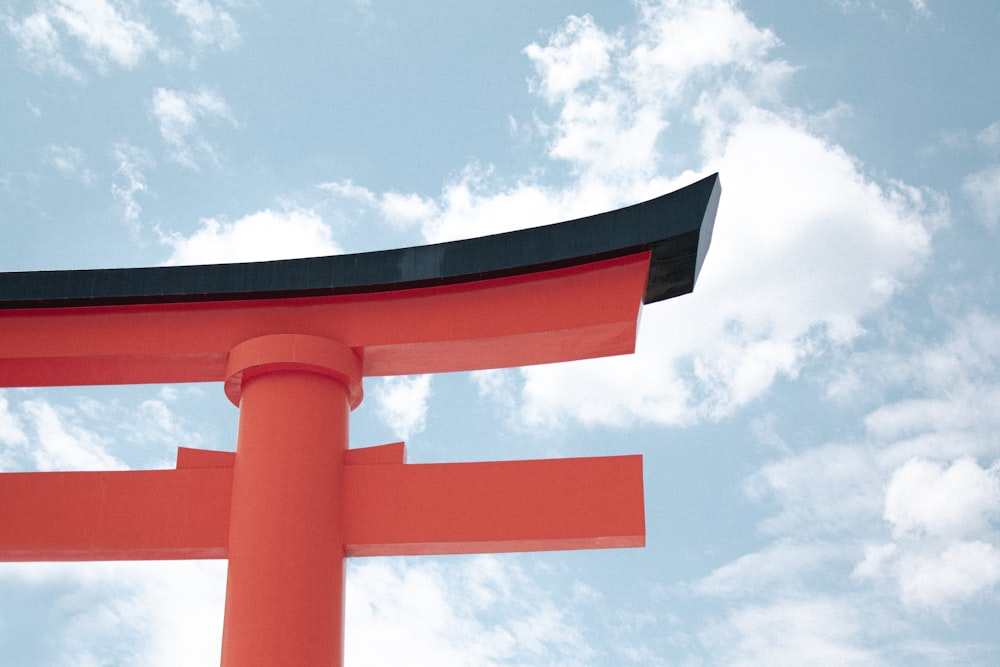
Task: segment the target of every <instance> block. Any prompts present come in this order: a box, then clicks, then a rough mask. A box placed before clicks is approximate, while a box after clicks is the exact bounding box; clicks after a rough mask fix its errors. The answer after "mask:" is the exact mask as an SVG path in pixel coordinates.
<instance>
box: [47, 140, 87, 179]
mask: <svg viewBox="0 0 1000 667" xmlns="http://www.w3.org/2000/svg"><path fill="white" fill-rule="evenodd" d="M45 160H46V162H48V163H49V164H50V165H52V167H53V168H54V169H55V170H56V171H58V172H59V173H60V174H62V175H63V176H65V177H66V178H69V179H72V180H75V181H80V182H81V183H83V184H84V185H92V184H93V183H94V181H95V179H96V176H95V175H94V172H92V171H91V170H90V169H89V168H88V167H86V166H85V165H84V163H85V162H86V158H85V156H84V154H83V151H82V150H80V148H79V147H77V146H58V145H56V144H49V145H48V146H46V147H45Z"/></svg>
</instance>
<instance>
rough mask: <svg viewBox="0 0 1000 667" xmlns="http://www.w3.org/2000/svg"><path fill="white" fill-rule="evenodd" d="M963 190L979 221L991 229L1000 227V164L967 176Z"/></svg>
mask: <svg viewBox="0 0 1000 667" xmlns="http://www.w3.org/2000/svg"><path fill="white" fill-rule="evenodd" d="M962 191H963V192H964V193H965V196H966V197H968V199H969V203H970V204H971V205H972V210H973V211H974V212H975V214H976V217H977V218H978V219H979V221H980V222H982V223H983V225H985V226H986V228H987V229H989V230H991V231H997V230H998V229H1000V165H994V166H992V167H987V168H986V169H983V170H981V171H977V172H975V173H974V174H970V175H969V176H967V177H966V178H965V180H964V181H962Z"/></svg>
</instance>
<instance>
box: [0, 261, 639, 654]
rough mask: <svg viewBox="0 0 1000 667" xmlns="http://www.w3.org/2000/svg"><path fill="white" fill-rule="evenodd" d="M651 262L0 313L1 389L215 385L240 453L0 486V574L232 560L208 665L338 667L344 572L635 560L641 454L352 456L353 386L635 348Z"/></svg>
mask: <svg viewBox="0 0 1000 667" xmlns="http://www.w3.org/2000/svg"><path fill="white" fill-rule="evenodd" d="M649 258H650V254H649V253H648V252H645V253H640V254H637V255H633V256H630V257H624V258H618V259H613V260H606V261H600V262H594V263H592V264H589V265H585V266H577V267H571V268H566V269H559V270H553V271H545V272H538V273H535V274H528V275H520V276H516V277H511V278H502V279H495V280H482V281H475V282H469V283H463V284H459V285H449V286H444V287H428V288H421V289H412V290H399V291H392V292H382V293H377V294H367V295H353V296H346V297H343V296H342V297H323V298H320V297H311V298H292V299H280V300H271V301H256V302H254V301H245V302H215V303H185V304H169V305H162V304H161V305H146V306H128V307H124V306H106V307H94V308H67V309H34V310H30V311H29V310H6V311H2V312H0V340H2V341H3V345H2V348H0V386H47V385H74V384H122V383H145V382H194V381H224V382H225V385H224V387H225V391H226V394H227V396H228V397H229V398H230V399H231V400H232V401H233V402H234V403H235V404H237V405H238V406H239V408H240V424H239V435H238V440H237V447H236V452H235V454H233V453H225V452H200V451H198V450H190V449H181V450H180V451H178V456H177V469H176V470H162V471H122V472H66V473H6V474H0V513H2V515H3V518H2V522H0V560H8V561H10V560H113V559H156V558H226V557H228V558H229V573H228V580H227V590H226V616H225V623H224V630H223V647H222V656H223V657H222V664H223V666H224V667H256V666H261V667H263V666H268V667H271V666H274V665H295V666H298V665H338V664H341V661H342V652H343V594H344V593H343V590H344V588H343V583H344V582H343V567H344V558H345V557H346V556H375V555H403V554H415V555H422V554H448V553H473V552H493V551H533V550H548V549H581V548H600V547H627V546H642V545H643V544H644V540H645V525H644V513H643V498H642V495H643V494H642V461H641V458H640V457H638V456H631V457H608V458H585V459H565V460H554V461H508V462H494V463H455V464H423V465H407V464H405V463H404V460H405V452H404V449H403V446H402V443H395V444H393V445H385V446H382V447H376V448H371V449H361V450H349V449H348V448H347V445H348V443H347V440H348V418H349V413H350V410H351V409H353V408H354V407H356V406H357V405H358V404H359V403H360V402H361V399H362V395H363V392H362V377H363V376H370V375H392V374H407V373H424V372H445V371H455V370H473V369H483V368H495V367H511V366H521V365H525V364H535V363H544V362H554V361H569V360H573V359H581V358H587V357H596V356H607V355H612V354H623V353H628V352H631V351H632V349H633V346H634V341H635V330H636V324H637V317H638V313H639V308H640V306H641V302H642V295H643V292H644V289H645V282H646V277H647V274H648V264H649Z"/></svg>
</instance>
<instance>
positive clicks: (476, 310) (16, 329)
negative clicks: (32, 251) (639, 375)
mask: <svg viewBox="0 0 1000 667" xmlns="http://www.w3.org/2000/svg"><path fill="white" fill-rule="evenodd" d="M648 265H649V253H648V252H644V253H640V254H637V255H631V256H628V257H623V258H618V259H612V260H606V261H602V262H594V263H593V264H586V265H582V266H575V267H570V268H566V269H558V270H554V271H544V272H540V273H535V274H526V275H521V276H515V277H510V278H498V279H494V280H482V281H477V282H472V283H461V284H457V285H448V286H443V287H426V288H422V289H411V290H399V291H394V292H378V293H374V294H363V295H352V296H339V297H309V298H297V299H277V300H271V301H237V302H207V303H204V302H199V303H182V304H154V305H145V306H104V307H94V308H62V309H59V308H53V309H41V310H40V309H25V310H2V311H0V340H2V341H3V345H2V347H0V386H4V387H42V386H66V385H87V384H144V383H161V382H220V381H223V380H225V379H226V377H227V376H226V374H225V368H226V360H227V358H228V355H229V352H230V350H232V349H233V348H235V347H236V346H237V345H239V344H240V343H242V342H244V341H246V340H249V339H251V338H257V337H260V336H266V335H269V334H284V333H296V334H309V335H313V336H319V337H322V338H329V339H331V340H337V341H340V342H341V343H343V344H345V345H347V346H348V347H350V348H352V349H354V350H355V351H356V352H357V353H358V354H359V355H360V356H361V357H362V359H363V362H364V375H366V376H379V375H405V374H411V373H441V372H449V371H461V370H477V369H483V368H511V367H515V366H525V365H529V364H538V363H550V362H557V361H571V360H574V359H584V358H590V357H600V356H608V355H614V354H628V353H630V352H632V351H633V349H634V345H635V331H636V322H637V318H638V314H639V308H640V307H641V305H642V295H643V291H644V290H645V286H646V275H647V271H648Z"/></svg>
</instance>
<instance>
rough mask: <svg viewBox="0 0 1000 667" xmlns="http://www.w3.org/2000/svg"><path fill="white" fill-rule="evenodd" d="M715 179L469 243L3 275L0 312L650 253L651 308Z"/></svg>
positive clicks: (688, 247) (450, 278)
mask: <svg viewBox="0 0 1000 667" xmlns="http://www.w3.org/2000/svg"><path fill="white" fill-rule="evenodd" d="M720 192H721V189H720V185H719V177H718V174H713V175H712V176H709V177H707V178H704V179H702V180H700V181H698V182H696V183H693V184H691V185H689V186H687V187H684V188H681V189H680V190H676V191H674V192H671V193H669V194H666V195H663V196H661V197H657V198H656V199H651V200H649V201H646V202H642V203H640V204H635V205H633V206H628V207H625V208H621V209H617V210H614V211H609V212H607V213H600V214H597V215H592V216H588V217H586V218H579V219H577V220H571V221H569V222H562V223H558V224H554V225H547V226H544V227H534V228H531V229H523V230H519V231H515V232H508V233H506V234H495V235H493V236H484V237H480V238H474V239H466V240H462V241H451V242H448V243H438V244H434V245H424V246H415V247H412V248H400V249H396V250H383V251H378V252H366V253H358V254H353V255H332V256H329V257H311V258H305V259H290V260H279V261H271V262H248V263H242V264H209V265H199V266H164V267H149V268H137V269H94V270H77V271H24V272H11V273H0V308H4V309H11V308H60V307H77V306H103V305H118V304H144V303H171V302H193V301H233V300H245V299H275V298H286V297H302V296H321V295H333V294H359V293H366V292H380V291H388V290H394V289H404V288H412V287H425V286H431V285H446V284H451V283H460V282H470V281H474V280H482V279H485V278H497V277H503V276H511V275H518V274H525V273H533V272H536V271H544V270H547V269H554V268H560V267H566V266H575V265H579V264H586V263H589V262H593V261H596V260H600V259H608V258H611V257H621V256H624V255H629V254H633V253H635V252H641V251H643V250H651V251H652V261H651V263H650V269H649V280H648V283H647V286H646V293H645V299H644V301H645V303H652V302H654V301H661V300H663V299H669V298H671V297H674V296H678V295H680V294H686V293H688V292H690V291H691V290H693V289H694V283H695V280H696V278H697V275H698V271H699V270H700V269H701V265H702V262H703V261H704V259H705V254H706V253H707V252H708V246H709V242H710V240H711V236H712V225H713V223H714V222H715V213H716V209H717V207H718V202H719V195H720Z"/></svg>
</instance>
